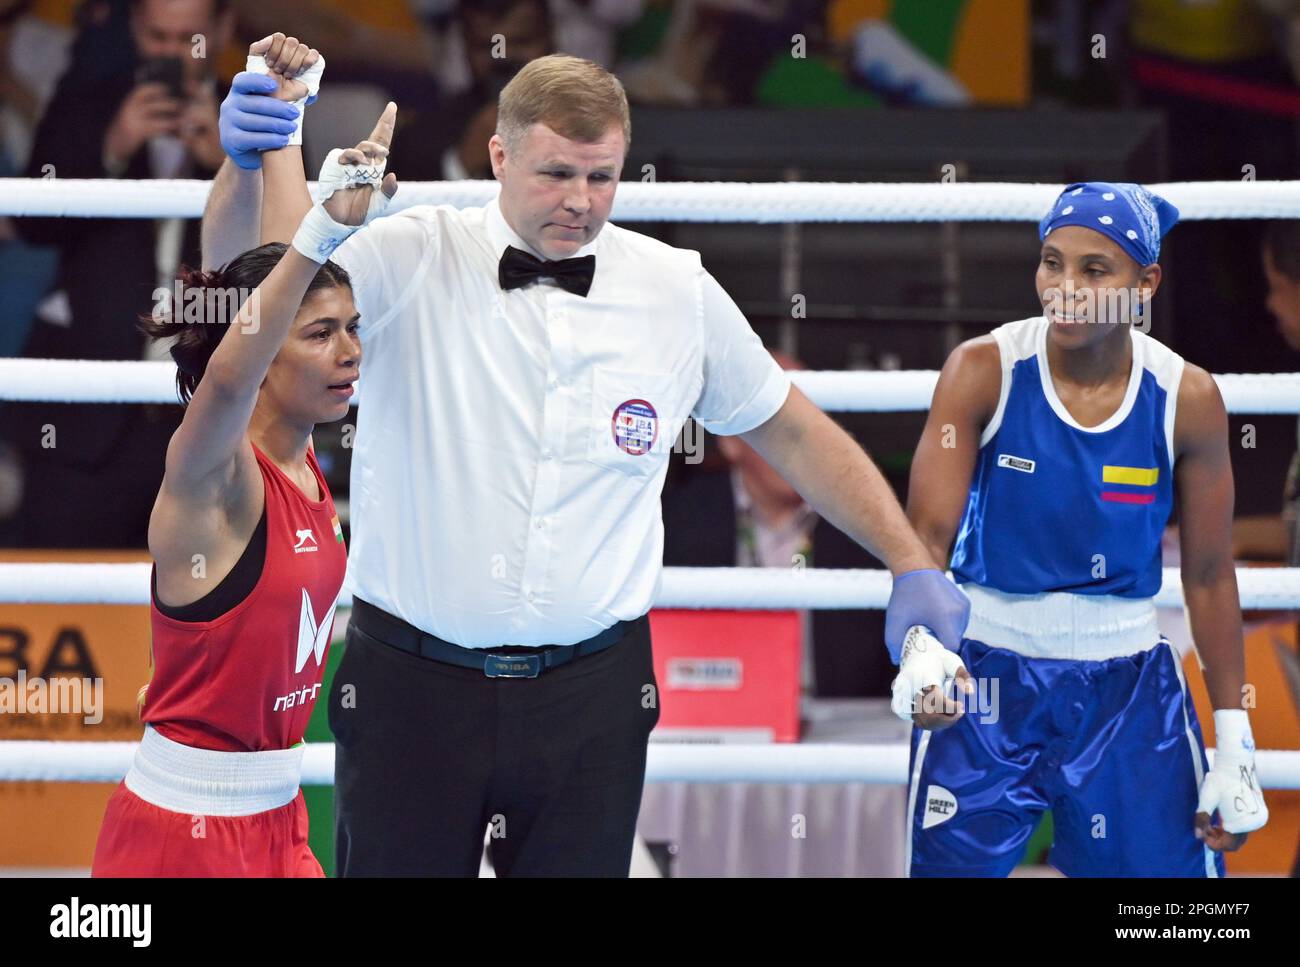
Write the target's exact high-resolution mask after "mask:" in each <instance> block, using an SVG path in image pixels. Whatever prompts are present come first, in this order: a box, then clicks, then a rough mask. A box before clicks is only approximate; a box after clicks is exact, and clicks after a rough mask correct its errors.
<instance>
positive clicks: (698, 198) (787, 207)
mask: <svg viewBox="0 0 1300 967" xmlns="http://www.w3.org/2000/svg"><path fill="white" fill-rule="evenodd" d="M392 170H394V171H396V172H397V174H398V177H399V178H400V177H401V161H400V157H399V156H397V155H394V164H393V169H392ZM54 174H55V177H51V178H0V215H15V216H32V217H36V216H40V217H46V216H63V217H80V218H198V217H199V216H200V215H202V213H203V206H204V204H205V203H206V201H207V197H208V192H209V191H210V190H211V188H212V183H211V182H210V181H194V180H189V181H185V180H165V179H157V180H143V181H130V180H122V179H77V178H59V177H57V172H55V173H54ZM1063 187H1064V185H1058V184H1020V183H1014V182H953V183H942V182H918V183H890V182H762V183H743V182H653V181H650V182H646V181H635V180H628V181H624V182H622V183H620V185H619V188H618V194H617V197H616V199H615V202H614V209H613V213H612V216H611V217H612V218H613V219H614V220H615V221H620V220H621V221H631V222H641V221H669V222H755V223H773V222H942V221H1022V222H1025V221H1027V222H1037V221H1038V220H1039V219H1040V218H1042V216H1043V213H1044V212H1046V211H1047V209H1048V208H1049V207H1050V205H1051V203H1052V201H1053V200H1054V199H1055V198H1056V196H1057V194H1059V193H1060V191H1061V189H1062V188H1063ZM1147 187H1149V188H1150V189H1151V190H1152V191H1154V192H1156V193H1157V194H1159V195H1162V196H1163V197H1165V198H1167V199H1168V200H1169V201H1171V202H1173V203H1174V204H1175V205H1176V206H1177V207H1178V209H1179V211H1180V212H1181V214H1182V218H1183V219H1184V220H1187V221H1193V220H1198V219H1237V218H1297V217H1300V182H1297V181H1195V182H1186V181H1185V182H1170V183H1166V184H1153V185H1148V186H1147ZM311 188H312V190H313V191H314V190H315V185H314V184H313V185H312V186H311ZM498 190H499V185H498V183H497V182H496V181H451V182H446V181H423V182H404V183H403V184H402V185H401V188H400V190H399V191H398V193H397V196H396V197H395V198H394V199H393V203H392V205H391V207H390V208H389V212H390V213H391V212H394V211H400V210H401V209H403V208H407V207H410V206H412V205H441V204H448V205H454V206H456V207H458V208H465V207H469V206H475V205H482V204H483V203H485V202H486V201H488V200H489V199H490V198H492V197H493V196H494V195H495V194H496V193H497V191H498Z"/></svg>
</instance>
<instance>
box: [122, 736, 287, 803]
mask: <svg viewBox="0 0 1300 967" xmlns="http://www.w3.org/2000/svg"><path fill="white" fill-rule="evenodd" d="M303 751H304V750H303V747H302V746H301V745H299V746H295V747H294V748H292V749H276V750H273V751H269V752H217V751H214V750H212V749H196V748H193V747H192V746H188V745H181V744H180V743H179V742H173V741H172V740H171V739H169V738H167V737H166V736H164V735H161V734H160V733H158V732H157V731H155V730H154V729H153V728H152V727H150V726H148V725H146V726H145V728H144V738H143V739H142V740H141V741H140V747H139V748H138V749H137V750H136V753H135V761H134V762H132V763H131V768H130V770H128V771H127V774H126V787H127V788H128V789H130V790H131V791H132V792H133V793H135V794H136V795H137V796H139V797H140V798H141V799H143V800H145V801H146V802H151V803H153V804H154V805H155V806H158V807H159V808H161V809H168V810H170V811H172V812H174V813H188V814H189V815H191V816H251V815H252V814H253V813H263V812H266V811H267V810H268V809H279V808H280V807H281V806H283V805H285V804H286V803H289V802H292V801H293V799H294V797H295V796H297V795H298V784H299V781H300V779H301V776H302V754H303Z"/></svg>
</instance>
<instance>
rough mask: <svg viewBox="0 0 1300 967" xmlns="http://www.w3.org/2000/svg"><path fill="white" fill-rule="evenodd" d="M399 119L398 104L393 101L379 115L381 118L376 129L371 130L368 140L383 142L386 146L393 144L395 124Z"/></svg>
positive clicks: (376, 124)
mask: <svg viewBox="0 0 1300 967" xmlns="http://www.w3.org/2000/svg"><path fill="white" fill-rule="evenodd" d="M396 120H397V105H396V104H394V103H393V102H392V101H389V102H388V105H387V106H386V107H385V108H384V113H383V114H381V115H379V120H378V121H377V122H376V123H375V129H374V130H373V131H371V132H370V137H369V138H368V139H367V140H370V141H374V142H376V143H378V144H382V145H383V146H384V147H385V148H388V147H391V146H392V144H393V124H394V123H395V122H396Z"/></svg>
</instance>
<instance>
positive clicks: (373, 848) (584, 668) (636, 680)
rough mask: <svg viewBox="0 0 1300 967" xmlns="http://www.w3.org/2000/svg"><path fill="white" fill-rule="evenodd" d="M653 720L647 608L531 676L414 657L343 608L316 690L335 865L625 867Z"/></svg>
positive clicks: (386, 870)
mask: <svg viewBox="0 0 1300 967" xmlns="http://www.w3.org/2000/svg"><path fill="white" fill-rule="evenodd" d="M658 721H659V695H658V684H657V682H656V681H655V676H654V664H653V662H652V659H651V653H650V622H649V619H648V618H645V617H642V618H641V619H639V620H638V621H636V622H634V623H633V624H632V627H631V629H630V630H629V631H628V633H627V634H626V635H625V636H624V637H623V639H622V640H621V641H619V642H618V643H617V644H615V645H611V646H610V647H608V648H606V649H604V650H603V651H600V652H597V653H596V654H594V655H588V656H585V657H582V658H577V659H575V660H573V661H571V662H569V663H568V664H566V665H562V666H560V667H558V668H555V669H552V670H550V671H546V672H543V673H542V674H541V675H539V676H538V677H537V678H488V677H486V676H485V675H484V674H483V672H482V671H480V670H476V669H471V668H461V667H458V666H456V665H450V664H446V663H444V662H439V661H433V660H430V659H427V658H421V657H419V656H417V655H413V654H410V653H408V652H405V651H402V650H400V649H398V648H395V647H393V646H391V645H387V644H384V643H383V642H382V641H379V640H378V639H376V638H374V637H372V636H371V635H369V634H367V633H366V632H364V631H362V630H361V629H360V628H358V627H357V626H356V622H355V620H354V621H352V622H350V623H349V625H348V630H347V639H346V651H345V652H344V654H343V658H342V660H341V662H340V664H339V668H338V671H337V672H336V673H335V676H334V683H333V686H332V688H331V690H330V695H329V723H330V729H331V730H332V731H333V733H334V738H335V742H336V757H335V791H334V795H335V799H334V802H335V831H336V833H335V835H336V837H337V863H338V875H340V876H428V875H433V876H438V875H443V876H476V875H477V874H478V871H479V864H480V859H481V856H482V851H483V842H484V837H485V835H490V841H489V850H490V855H491V858H492V863H493V866H494V867H495V868H496V871H497V874H498V875H505V876H508V875H515V876H520V875H525V876H526V875H534V876H536V875H580V876H581V875H588V876H626V875H627V874H628V869H629V867H630V865H631V858H632V841H633V837H634V836H635V833H636V819H637V813H638V811H639V810H640V807H641V791H642V786H643V785H644V782H645V762H646V745H647V742H648V740H649V735H650V730H651V729H652V728H654V726H655V723H656V722H658Z"/></svg>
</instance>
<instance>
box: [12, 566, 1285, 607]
mask: <svg viewBox="0 0 1300 967" xmlns="http://www.w3.org/2000/svg"><path fill="white" fill-rule="evenodd" d="M149 570H150V565H149V564H146V563H134V564H46V563H0V604H148V603H149ZM663 574H664V579H663V586H662V587H661V589H660V592H659V597H658V598H657V599H656V600H655V607H657V608H698V609H707V608H739V609H744V610H751V611H766V610H771V609H774V608H779V609H785V608H826V609H846V608H848V609H852V608H883V607H885V605H886V604H888V602H889V591H890V587H891V579H890V575H889V572H888V571H885V570H869V569H865V568H863V569H859V568H844V569H836V568H806V569H803V570H795V569H787V568H783V567H666V568H664V572H663ZM1180 580H1181V579H1180V576H1179V572H1178V568H1173V567H1167V568H1165V569H1164V584H1163V586H1162V587H1161V589H1160V593H1159V594H1157V595H1156V597H1155V603H1156V605H1157V606H1159V607H1162V608H1180V607H1182V605H1183V589H1182V584H1181V583H1180ZM1237 587H1238V592H1239V594H1240V597H1241V606H1242V607H1243V608H1246V609H1251V610H1258V611H1268V610H1286V609H1288V608H1300V568H1294V567H1265V568H1256V567H1241V568H1237ZM351 603H352V595H351V594H350V593H349V592H348V591H347V590H344V591H342V592H341V593H340V595H339V606H340V607H349V606H350V605H351Z"/></svg>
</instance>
